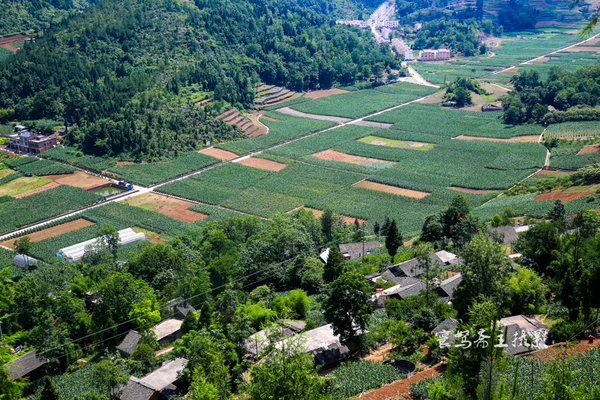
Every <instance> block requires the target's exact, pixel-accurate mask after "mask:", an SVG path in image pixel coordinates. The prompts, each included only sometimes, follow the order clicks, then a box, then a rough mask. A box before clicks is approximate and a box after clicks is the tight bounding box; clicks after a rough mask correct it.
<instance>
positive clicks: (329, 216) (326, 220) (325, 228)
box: [321, 207, 333, 242]
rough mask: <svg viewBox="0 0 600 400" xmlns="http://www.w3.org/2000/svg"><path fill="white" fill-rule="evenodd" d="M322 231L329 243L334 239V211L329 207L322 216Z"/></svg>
mask: <svg viewBox="0 0 600 400" xmlns="http://www.w3.org/2000/svg"><path fill="white" fill-rule="evenodd" d="M321 231H322V232H323V235H325V238H326V239H327V241H328V242H330V241H331V240H332V239H333V210H332V209H331V208H329V207H327V208H326V209H325V210H323V214H321Z"/></svg>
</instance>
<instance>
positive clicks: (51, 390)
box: [40, 376, 60, 400]
mask: <svg viewBox="0 0 600 400" xmlns="http://www.w3.org/2000/svg"><path fill="white" fill-rule="evenodd" d="M59 399H60V396H59V395H58V391H57V390H56V387H55V386H54V382H52V379H50V377H49V376H45V377H44V389H42V395H41V396H40V400H59Z"/></svg>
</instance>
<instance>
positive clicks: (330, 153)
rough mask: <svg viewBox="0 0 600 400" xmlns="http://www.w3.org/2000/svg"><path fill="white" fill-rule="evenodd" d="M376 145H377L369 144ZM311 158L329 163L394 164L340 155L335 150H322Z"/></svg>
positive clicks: (374, 159)
mask: <svg viewBox="0 0 600 400" xmlns="http://www.w3.org/2000/svg"><path fill="white" fill-rule="evenodd" d="M371 144H377V143H375V142H374V143H371ZM313 156H315V157H317V158H320V159H321V160H331V161H341V162H345V163H350V164H369V163H374V162H379V163H386V164H395V163H394V162H392V161H385V160H378V159H376V158H366V157H361V156H353V155H350V154H345V153H340V152H339V151H335V150H324V151H320V152H318V153H314V154H313Z"/></svg>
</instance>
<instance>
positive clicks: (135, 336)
mask: <svg viewBox="0 0 600 400" xmlns="http://www.w3.org/2000/svg"><path fill="white" fill-rule="evenodd" d="M182 323H183V321H182V320H180V319H177V318H169V319H166V320H164V321H162V322H161V323H159V324H158V325H156V326H155V327H154V328H152V330H153V332H154V334H155V335H156V341H157V342H158V345H159V346H160V347H165V346H167V345H169V344H171V343H173V342H174V341H175V340H177V339H179V338H180V337H181V336H182V332H181V324H182ZM141 338H142V335H140V334H139V333H138V332H137V331H134V330H130V331H129V333H128V334H127V335H126V336H125V338H124V339H123V341H122V342H121V343H120V344H119V345H118V346H117V350H119V352H120V353H121V355H122V356H123V357H129V356H131V355H132V354H133V352H134V350H135V348H136V347H137V346H138V344H139V342H140V339H141Z"/></svg>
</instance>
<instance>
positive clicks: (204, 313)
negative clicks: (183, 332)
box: [197, 303, 212, 329]
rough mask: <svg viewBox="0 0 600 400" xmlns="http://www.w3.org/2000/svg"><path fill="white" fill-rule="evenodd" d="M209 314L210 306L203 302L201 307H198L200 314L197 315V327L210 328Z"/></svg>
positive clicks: (210, 312) (210, 311)
mask: <svg viewBox="0 0 600 400" xmlns="http://www.w3.org/2000/svg"><path fill="white" fill-rule="evenodd" d="M211 316H212V308H211V306H210V304H209V303H204V304H203V305H202V308H200V315H199V317H198V325H197V326H198V329H202V328H206V329H208V328H210V322H211Z"/></svg>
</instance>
